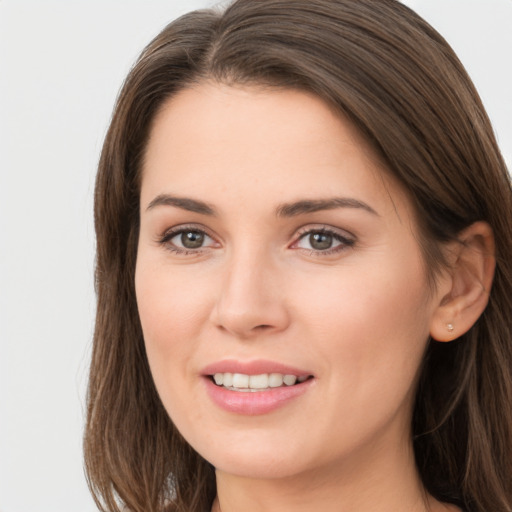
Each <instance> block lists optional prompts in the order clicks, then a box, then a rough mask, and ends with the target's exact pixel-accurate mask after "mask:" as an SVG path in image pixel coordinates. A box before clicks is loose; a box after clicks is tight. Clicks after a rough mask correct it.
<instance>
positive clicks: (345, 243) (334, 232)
mask: <svg viewBox="0 0 512 512" xmlns="http://www.w3.org/2000/svg"><path fill="white" fill-rule="evenodd" d="M313 233H325V234H328V235H331V236H333V237H334V238H335V239H336V240H337V241H339V242H341V243H340V245H338V246H335V247H332V248H329V249H325V250H319V249H305V248H301V247H297V245H298V243H299V242H300V241H301V240H303V239H304V238H305V237H306V236H307V235H311V234H313ZM293 240H294V241H293V242H292V244H291V245H290V246H289V247H290V248H291V249H295V250H303V251H307V252H309V253H310V254H314V255H317V256H328V255H330V254H335V253H339V252H342V251H345V250H347V249H349V248H351V247H353V246H354V245H355V243H356V241H357V238H356V236H355V235H354V234H352V233H350V232H349V231H347V230H345V229H340V228H335V227H333V226H330V225H326V224H308V225H306V226H302V227H301V228H299V229H298V230H297V231H296V234H295V235H294V237H293Z"/></svg>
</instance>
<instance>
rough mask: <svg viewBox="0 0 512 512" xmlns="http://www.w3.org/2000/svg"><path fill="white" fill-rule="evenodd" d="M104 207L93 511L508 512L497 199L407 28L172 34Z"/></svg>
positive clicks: (335, 26) (510, 207)
mask: <svg viewBox="0 0 512 512" xmlns="http://www.w3.org/2000/svg"><path fill="white" fill-rule="evenodd" d="M95 199H96V204H95V220H96V230H97V239H98V247H97V274H96V280H97V291H98V313H97V323H96V332H95V340H94V351H93V360H92V366H91V375H90V385H89V396H88V422H87V428H86V434H85V456H86V467H87V472H88V476H89V480H90V485H91V489H92V491H93V493H94V495H95V496H96V499H97V502H98V505H99V506H100V507H101V508H102V510H108V511H117V510H120V507H121V506H126V507H127V508H128V509H129V510H133V511H140V512H142V511H149V510H151V511H160V510H173V511H187V512H189V511H201V512H204V511H206V510H212V511H215V512H218V511H222V512H230V511H234V510H237V511H239V510H244V511H253V510H258V511H259V510H266V511H273V510H276V511H277V510H279V511H283V510H294V511H302V510H326V511H329V510H333V511H334V510H336V511H338V510H350V511H358V512H364V511H374V510H380V511H388V510H389V511H394V512H396V511H404V512H405V511H425V510H429V511H433V512H438V511H457V510H467V511H478V512H484V511H486V512H489V511H491V510H492V511H499V512H505V511H510V510H512V478H511V474H512V428H511V427H512V411H511V403H512V373H511V368H512V347H511V343H510V342H511V333H510V330H511V321H510V318H511V314H512V308H511V300H510V297H511V292H512V289H511V288H512V286H511V269H510V266H511V261H512V258H511V256H512V246H511V243H512V242H511V240H512V237H511V235H512V225H511V222H512V194H511V186H510V180H509V177H508V174H507V170H506V167H505V164H504V162H503V159H502V158H501V156H500V153H499V149H498V147H497V144H496V141H495V139H494V136H493V132H492V129H491V126H490V123H489V121H488V118H487V116H486V114H485V112H484V109H483V107H482V104H481V102H480V100H479V98H478V95H477V93H476V91H475V89H474V87H473V85H472V84H471V82H470V80H469V78H468V77H467V75H466V73H465V71H464V69H463V67H462V65H461V64H460V62H459V61H458V60H457V58H456V56H455V55H454V54H453V51H452V50H451V49H450V48H449V47H448V45H447V43H446V42H445V41H444V40H443V39H442V38H441V36H439V34H437V33H436V32H435V31H434V30H433V29H432V28H431V27H430V26H429V25H428V24H426V23H425V22H424V21H423V20H421V19H420V18H419V17H418V16H417V15H415V14H414V13H413V12H412V11H410V10H409V9H408V8H406V7H404V6H403V5H401V4H400V3H398V2H396V1H395V0H382V1H379V2H375V1H374V0H336V1H335V0H307V1H306V0H268V1H267V0H266V1H262V2H254V1H251V0H238V1H236V2H234V3H233V4H232V5H231V6H229V7H228V8H227V9H226V11H225V12H224V13H217V12H213V11H201V12H195V13H190V14H189V15H186V16H184V17H182V18H180V19H179V20H177V21H175V22H173V23H171V24H170V25H169V26H168V27H167V28H166V29H165V30H164V31H163V32H162V33H161V34H160V35H159V36H157V38H156V39H155V40H154V41H153V42H152V43H151V44H150V45H149V46H148V47H147V48H146V49H145V51H144V52H143V53H142V55H141V57H140V58H139V60H138V62H137V63H136V65H135V67H134V68H133V70H132V71H131V73H130V75H129V76H128V78H127V80H126V83H125V85H124V87H123V90H122V92H121V95H120V97H119V100H118V103H117V106H116V110H115V113H114V117H113V120H112V123H111V126H110V130H109V132H108V134H107V138H106V141H105V145H104V149H103V153H102V157H101V161H100V165H99V173H98V178H97V185H96V198H95Z"/></svg>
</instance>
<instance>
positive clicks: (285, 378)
mask: <svg viewBox="0 0 512 512" xmlns="http://www.w3.org/2000/svg"><path fill="white" fill-rule="evenodd" d="M307 379H308V376H307V375H301V376H300V377H297V376H296V375H283V374H282V373H262V374H261V375H245V374H243V373H216V374H215V375H214V376H213V380H214V381H215V384H217V385H218V386H224V387H225V388H229V389H231V390H237V391H240V390H242V391H250V390H261V389H269V388H279V387H281V386H283V385H285V386H293V385H294V384H296V383H297V382H299V383H301V382H304V381H305V380H307Z"/></svg>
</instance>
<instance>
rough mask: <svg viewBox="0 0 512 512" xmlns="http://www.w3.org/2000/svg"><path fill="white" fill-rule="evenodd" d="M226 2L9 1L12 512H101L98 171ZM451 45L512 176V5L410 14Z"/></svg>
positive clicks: (4, 350)
mask: <svg viewBox="0 0 512 512" xmlns="http://www.w3.org/2000/svg"><path fill="white" fill-rule="evenodd" d="M216 3H217V2H215V1H214V0H212V1H208V0H168V1H161V0H150V1H143V0H87V1H86V0H83V1H79V0H60V1H51V0H48V1H44V2H42V1H40V0H0V512H35V511H37V512H69V511H74V512H92V511H94V510H95V506H94V504H93V502H92V499H91V498H90V496H89V494H88V490H87V486H86V482H85V478H84V474H83V467H82V453H81V435H82V428H83V419H84V414H83V410H84V405H83V404H84V394H85V387H86V379H87V367H88V358H89V354H90V345H91V337H92V331H93V321H94V309H95V299H94V291H93V267H94V232H93V223H92V191H93V186H94V174H95V167H96V164H97V160H98V155H99V151H100V148H101V144H102V139H103V137H104V134H105V131H106V127H107V124H108V120H109V117H110V114H111V110H112V106H113V103H114V100H115V97H116V95H117V92H118V89H119V87H120V84H121V82H122V80H123V78H124V76H125V75H126V73H127V72H128V70H129V68H130V66H131V64H132V63H133V61H134V60H135V58H136V57H137V55H138V53H139V52H140V50H141V49H142V48H143V47H144V46H145V44H146V43H148V42H149V40H150V39H151V38H152V37H153V36H155V35H156V34H157V33H158V31H159V30H160V29H162V28H163V27H164V26H165V25H166V24H167V23H168V22H169V21H170V20H171V19H173V18H175V17H176V16H178V15H180V14H182V13H184V12H187V11H189V10H193V9H196V8H200V7H207V6H211V5H214V4H216ZM404 3H406V4H407V5H410V6H411V7H413V8H414V9H416V10H417V11H418V12H419V13H420V14H421V15H423V16H424V17H425V18H426V19H427V20H428V21H430V22H431V23H432V24H433V25H434V27H436V28H437V29H438V30H439V31H440V32H441V33H442V34H443V35H444V36H445V37H446V38H447V39H448V41H449V42H450V43H451V44H452V46H453V47H454V49H455V50H456V51H457V53H458V54H459V57H460V58H461V60H462V61H463V63H464V64H465V65H466V67H467V69H468V71H469V73H470V75H471V76H472V77H473V79H474V81H475V84H476V86H477V88H478V90H479V92H480V94H481V96H482V99H483V101H484V104H485V105H486V107H487V109H488V112H489V114H490V116H491V119H492V121H493V124H494V126H495V130H496V133H497V135H498V138H499V141H500V144H501V147H502V150H503V152H504V154H505V156H506V159H507V161H508V164H509V168H510V167H511V166H512V121H511V119H512V93H511V91H512V71H511V65H510V61H511V53H512V31H511V30H510V27H511V26H512V0H408V1H406V2H404Z"/></svg>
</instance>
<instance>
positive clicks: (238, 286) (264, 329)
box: [212, 251, 290, 339]
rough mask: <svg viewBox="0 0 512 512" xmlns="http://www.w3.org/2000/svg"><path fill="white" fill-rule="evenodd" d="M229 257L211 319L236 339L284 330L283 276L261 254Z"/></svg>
mask: <svg viewBox="0 0 512 512" xmlns="http://www.w3.org/2000/svg"><path fill="white" fill-rule="evenodd" d="M248 252H249V251H246V254H238V255H233V257H232V258H230V260H229V262H226V268H225V269H224V271H223V276H222V279H221V284H220V289H219V294H218V299H217V301H216V304H215V306H214V309H213V314H212V320H213V322H214V324H215V325H216V327H217V328H218V329H220V330H222V331H225V332H228V333H230V334H231V335H233V336H235V337H237V338H239V339H251V338H256V337H258V336H261V335H263V334H271V333H278V332H281V331H283V330H285V329H286V328H287V327H288V325H289V322H290V318H289V311H288V308H287V305H286V296H285V286H283V284H284V283H283V281H282V279H283V275H282V272H280V271H279V269H278V268H277V265H276V264H275V263H273V262H272V261H271V259H270V258H269V257H267V256H265V255H264V254H261V252H260V253H259V254H254V253H252V254H247V253H248Z"/></svg>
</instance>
